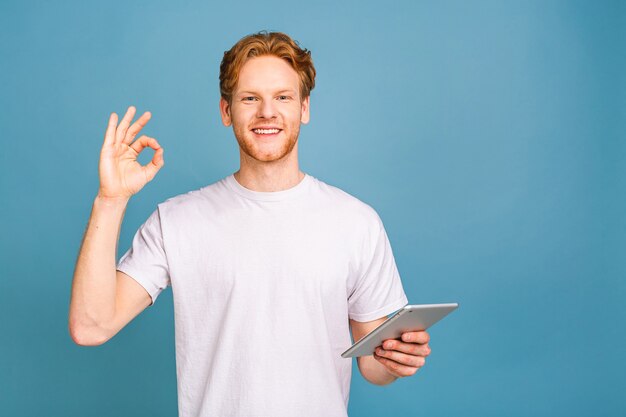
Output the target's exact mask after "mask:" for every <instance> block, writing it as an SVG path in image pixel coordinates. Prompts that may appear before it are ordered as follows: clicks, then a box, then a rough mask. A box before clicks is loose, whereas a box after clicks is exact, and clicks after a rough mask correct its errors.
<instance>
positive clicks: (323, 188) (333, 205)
mask: <svg viewBox="0 0 626 417" xmlns="http://www.w3.org/2000/svg"><path fill="white" fill-rule="evenodd" d="M313 187H314V190H315V192H316V194H317V196H318V199H319V200H320V202H321V203H322V204H324V205H325V206H327V207H328V208H329V209H330V210H333V211H334V212H336V214H338V215H340V216H342V217H345V218H346V220H347V221H350V222H357V223H366V224H367V225H368V226H381V225H382V222H381V220H380V217H379V215H378V213H377V212H376V210H375V209H374V208H373V207H372V206H370V205H369V204H367V203H365V202H364V201H362V200H360V199H359V198H357V197H355V196H354V195H352V194H350V193H348V192H346V191H344V190H342V189H341V188H339V187H337V186H334V185H330V184H327V183H326V182H324V181H321V180H319V179H317V178H313Z"/></svg>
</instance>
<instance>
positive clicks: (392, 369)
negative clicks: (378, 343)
mask: <svg viewBox="0 0 626 417" xmlns="http://www.w3.org/2000/svg"><path fill="white" fill-rule="evenodd" d="M374 358H375V359H376V360H377V361H378V362H380V363H381V364H383V365H384V366H385V368H386V369H387V370H388V371H389V373H390V374H392V375H395V376H397V377H405V376H411V375H415V373H416V372H417V370H418V369H419V368H417V367H413V366H406V365H402V364H401V363H398V362H395V361H393V360H391V359H387V358H383V357H382V356H378V355H377V354H376V353H374Z"/></svg>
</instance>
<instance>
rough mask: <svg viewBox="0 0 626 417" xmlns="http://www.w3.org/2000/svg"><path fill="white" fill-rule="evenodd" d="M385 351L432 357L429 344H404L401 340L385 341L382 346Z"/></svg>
mask: <svg viewBox="0 0 626 417" xmlns="http://www.w3.org/2000/svg"><path fill="white" fill-rule="evenodd" d="M382 347H383V349H385V350H397V351H399V352H404V353H408V354H409V355H419V356H428V355H430V346H429V345H428V343H424V344H419V343H404V342H401V341H399V340H395V339H390V340H385V341H384V342H383V344H382Z"/></svg>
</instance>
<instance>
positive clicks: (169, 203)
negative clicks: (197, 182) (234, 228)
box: [158, 179, 227, 218]
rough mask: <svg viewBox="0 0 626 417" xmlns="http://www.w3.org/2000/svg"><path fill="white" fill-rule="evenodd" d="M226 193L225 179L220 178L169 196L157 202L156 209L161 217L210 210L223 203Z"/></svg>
mask: <svg viewBox="0 0 626 417" xmlns="http://www.w3.org/2000/svg"><path fill="white" fill-rule="evenodd" d="M226 195H227V191H226V187H225V179H221V180H219V181H216V182H214V183H212V184H209V185H207V186H204V187H202V188H198V189H195V190H191V191H188V192H186V193H183V194H178V195H176V196H174V197H170V198H168V199H167V200H165V201H163V202H161V203H159V204H158V209H159V212H160V214H161V216H162V217H163V216H166V217H170V218H171V217H181V216H182V217H185V216H187V215H192V214H195V213H198V212H206V211H207V210H210V209H211V207H215V206H216V205H218V203H219V202H222V203H223V202H224V197H225V196H226Z"/></svg>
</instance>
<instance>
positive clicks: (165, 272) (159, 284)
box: [117, 209, 170, 305]
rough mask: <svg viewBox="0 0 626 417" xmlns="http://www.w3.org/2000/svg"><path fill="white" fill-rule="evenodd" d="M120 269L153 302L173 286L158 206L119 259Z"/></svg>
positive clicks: (118, 268)
mask: <svg viewBox="0 0 626 417" xmlns="http://www.w3.org/2000/svg"><path fill="white" fill-rule="evenodd" d="M117 270H118V271H121V272H123V273H125V274H127V275H129V276H130V277H132V278H133V279H134V280H135V281H137V282H138V283H139V284H140V285H141V286H143V287H144V288H145V289H146V291H147V292H148V294H150V298H152V302H151V303H150V305H152V304H154V302H155V300H156V299H157V297H158V296H159V294H160V293H161V291H163V290H164V289H165V288H167V286H168V285H170V278H169V268H168V264H167V257H166V254H165V249H164V246H163V233H162V230H161V219H160V215H159V210H158V209H157V210H155V211H154V212H153V213H152V214H151V215H150V217H148V220H146V222H145V223H144V224H143V225H141V227H140V228H139V230H137V233H135V237H134V238H133V242H132V245H131V247H130V249H128V251H127V252H126V253H125V254H124V255H123V256H122V257H121V258H120V260H119V262H118V264H117Z"/></svg>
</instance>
